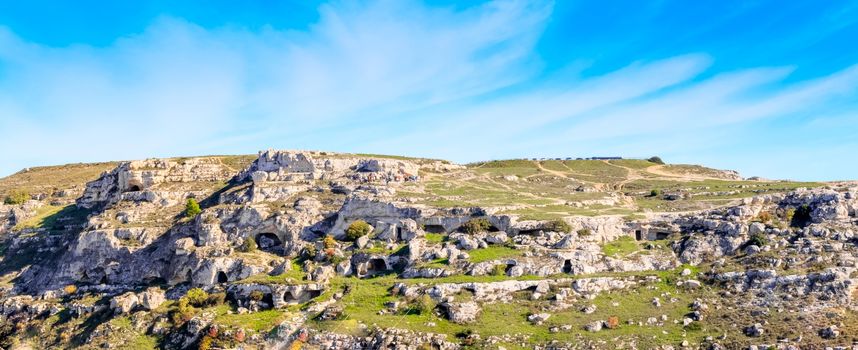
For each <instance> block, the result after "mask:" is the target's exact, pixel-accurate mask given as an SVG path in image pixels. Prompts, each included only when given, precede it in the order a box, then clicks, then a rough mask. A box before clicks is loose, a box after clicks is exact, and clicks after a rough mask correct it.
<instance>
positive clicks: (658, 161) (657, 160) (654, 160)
mask: <svg viewBox="0 0 858 350" xmlns="http://www.w3.org/2000/svg"><path fill="white" fill-rule="evenodd" d="M646 161H647V162H650V163H655V164H664V161H663V160H661V157H659V156H652V157H649V158H647V160H646Z"/></svg>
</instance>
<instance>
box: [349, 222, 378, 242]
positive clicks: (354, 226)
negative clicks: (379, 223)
mask: <svg viewBox="0 0 858 350" xmlns="http://www.w3.org/2000/svg"><path fill="white" fill-rule="evenodd" d="M370 230H372V226H370V225H369V224H368V223H366V221H363V220H357V221H355V222H353V223H351V225H349V228H347V229H346V239H348V240H350V241H354V240H356V239H358V238H361V237H363V236H366V235H368V234H369V233H370Z"/></svg>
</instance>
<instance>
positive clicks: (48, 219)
mask: <svg viewBox="0 0 858 350" xmlns="http://www.w3.org/2000/svg"><path fill="white" fill-rule="evenodd" d="M72 207H74V205H73V204H72V205H68V206H65V207H59V206H53V205H45V206H42V207H40V208H38V209H36V214H35V215H34V216H33V217H31V218H29V219H27V220H24V221H22V222H20V223H18V224H17V225H15V230H21V229H25V228H35V229H38V228H42V227H52V226H53V225H54V223H56V219H57V214H58V213H59V212H60V211H62V210H63V209H66V210H68V209H69V208H72Z"/></svg>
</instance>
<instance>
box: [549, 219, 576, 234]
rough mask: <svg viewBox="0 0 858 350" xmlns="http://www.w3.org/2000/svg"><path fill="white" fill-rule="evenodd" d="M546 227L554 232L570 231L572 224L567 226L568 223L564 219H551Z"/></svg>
mask: <svg viewBox="0 0 858 350" xmlns="http://www.w3.org/2000/svg"><path fill="white" fill-rule="evenodd" d="M548 229H549V230H551V231H554V232H564V233H566V232H571V231H572V226H569V223H567V222H566V221H563V220H560V219H557V220H551V221H550V222H549V223H548Z"/></svg>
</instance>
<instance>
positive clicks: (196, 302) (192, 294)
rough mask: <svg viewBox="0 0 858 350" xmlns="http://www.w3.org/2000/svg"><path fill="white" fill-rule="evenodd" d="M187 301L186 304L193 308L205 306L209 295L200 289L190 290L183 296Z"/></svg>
mask: <svg viewBox="0 0 858 350" xmlns="http://www.w3.org/2000/svg"><path fill="white" fill-rule="evenodd" d="M184 297H185V298H187V300H188V304H191V305H193V306H205V304H206V301H208V298H209V293H206V291H204V290H202V289H200V288H191V289H190V290H188V293H186V294H185V296H184Z"/></svg>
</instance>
